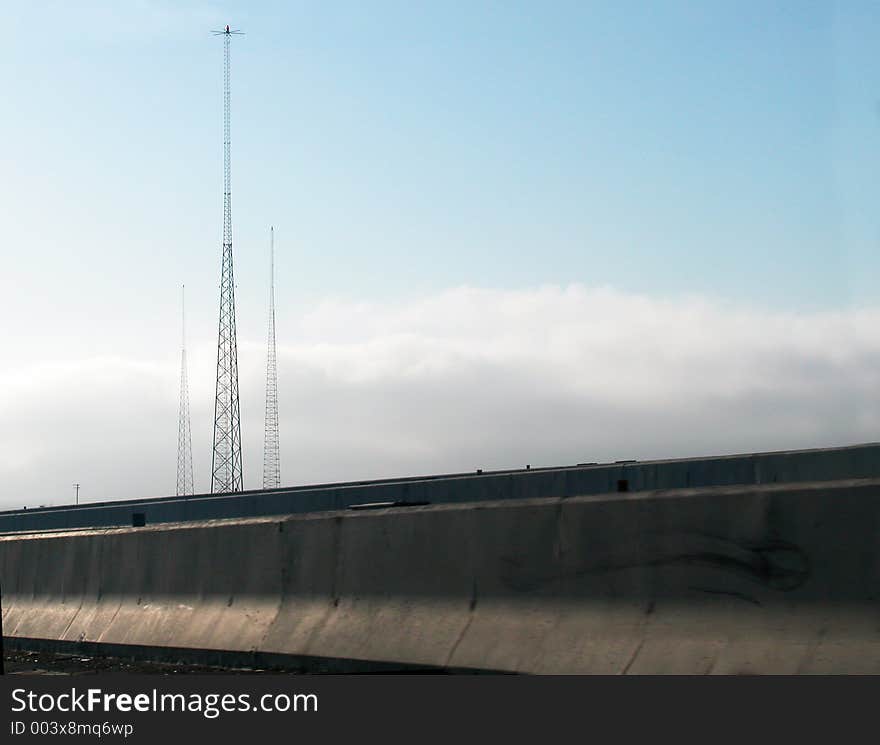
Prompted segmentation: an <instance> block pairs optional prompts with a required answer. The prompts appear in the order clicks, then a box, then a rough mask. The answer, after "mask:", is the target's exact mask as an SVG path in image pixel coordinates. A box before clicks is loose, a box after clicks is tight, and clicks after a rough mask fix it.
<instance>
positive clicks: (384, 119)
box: [0, 0, 880, 489]
mask: <svg viewBox="0 0 880 745" xmlns="http://www.w3.org/2000/svg"><path fill="white" fill-rule="evenodd" d="M2 17H3V23H4V26H5V34H4V43H3V45H2V47H0V66H2V69H3V71H4V73H5V74H4V98H3V106H2V109H0V110H2V112H3V116H2V117H0V141H2V142H3V143H4V147H3V156H2V164H3V178H2V179H0V219H2V224H3V227H4V230H3V235H4V245H3V247H2V249H0V251H2V252H3V257H4V264H5V267H6V269H5V270H4V273H3V279H2V280H0V281H2V283H3V291H2V293H0V312H2V313H3V314H4V317H5V318H7V319H12V320H11V322H8V323H7V324H6V325H5V328H4V331H3V343H4V346H5V348H6V349H7V351H8V353H9V360H10V362H9V363H8V364H9V365H10V367H8V368H7V372H8V371H9V370H10V369H11V370H13V371H15V370H18V369H19V367H21V369H22V370H25V369H30V368H27V365H39V364H49V365H52V364H56V363H57V364H58V365H61V367H58V368H57V369H62V368H63V365H62V363H64V364H67V363H69V362H71V361H79V362H83V363H84V364H85V363H88V364H92V363H91V362H89V361H90V360H91V361H94V360H97V359H106V358H108V357H112V358H113V359H116V360H128V361H129V362H132V363H133V364H134V363H137V364H143V365H147V366H149V365H152V364H154V363H155V365H157V366H158V367H157V368H156V369H157V370H158V369H161V370H163V371H164V370H165V367H163V366H166V367H167V371H168V372H169V376H168V377H169V380H170V383H169V385H168V386H167V390H168V391H171V394H170V396H169V403H170V404H171V412H170V414H169V416H170V417H171V418H172V419H173V417H174V413H173V412H174V406H173V396H174V386H175V384H176V373H175V370H174V365H175V362H174V360H175V356H176V353H177V345H178V336H177V335H178V327H179V321H178V317H179V307H178V298H179V286H180V284H181V283H186V285H187V298H188V310H187V316H188V323H189V329H190V330H189V338H190V341H191V343H192V345H193V346H194V347H198V345H200V344H201V345H203V346H204V348H205V350H207V351H206V352H205V359H206V360H208V359H209V357H210V348H211V345H212V344H213V343H214V342H215V339H216V310H217V283H218V278H219V260H220V246H219V238H220V228H221V184H222V172H221V113H222V112H221V106H222V98H221V84H222V67H221V63H222V43H221V41H220V40H219V39H217V38H215V37H212V36H211V35H210V33H209V31H210V29H212V28H220V27H222V25H223V24H225V23H227V22H228V23H230V24H232V25H233V26H234V27H240V28H242V29H243V30H245V31H246V34H247V35H246V36H244V37H241V38H237V39H235V40H234V48H233V60H232V66H233V71H232V81H233V93H232V100H233V114H232V139H233V221H234V226H235V257H236V276H237V281H238V289H237V293H238V294H237V301H238V309H239V316H238V321H239V338H240V340H241V341H242V343H243V344H245V345H246V344H248V343H250V344H252V345H253V349H254V360H253V363H252V366H253V368H254V370H256V369H257V368H258V367H259V364H258V363H259V357H258V354H257V352H258V350H259V344H261V343H263V339H264V335H265V322H266V294H267V293H266V281H267V274H268V227H269V225H270V224H274V225H275V227H276V250H277V261H276V275H277V284H278V297H279V314H280V319H281V320H280V322H279V332H278V333H279V344H281V345H282V346H283V345H284V344H289V345H290V350H293V351H290V354H291V355H293V356H292V357H291V360H293V359H294V358H295V357H296V355H297V354H298V353H299V352H296V350H297V349H299V350H300V351H302V349H301V348H300V347H298V346H297V345H299V344H301V343H305V342H304V341H303V340H304V339H311V338H312V336H310V335H313V334H314V333H317V332H315V328H324V325H323V324H325V323H330V324H331V325H333V327H334V329H335V330H334V333H342V332H341V331H340V330H339V328H337V327H340V328H341V327H345V329H346V332H345V333H346V334H348V337H347V338H349V337H350V338H351V339H354V340H357V339H358V338H359V337H358V329H360V328H361V327H354V328H353V327H350V326H349V325H347V324H348V322H347V321H346V322H345V323H341V324H340V323H337V320H338V317H339V314H340V313H341V314H342V316H343V317H345V318H350V319H356V318H361V316H360V315H358V314H359V311H358V310H357V309H358V308H362V307H373V306H374V305H376V304H378V305H379V306H381V307H383V308H385V307H386V306H388V307H390V306H395V304H396V305H397V306H400V307H404V306H406V307H411V308H412V307H416V306H413V305H412V304H413V303H416V304H418V303H419V302H421V301H422V300H423V299H424V298H431V297H446V298H449V297H457V296H456V295H455V294H454V293H453V294H452V295H450V294H449V292H450V291H452V290H454V288H460V287H463V286H469V287H474V288H481V289H482V290H486V291H496V292H499V293H506V292H517V291H518V292H521V293H524V294H523V296H522V297H528V296H529V295H528V293H531V292H534V291H536V288H541V287H545V286H556V287H560V288H565V287H566V286H569V285H572V284H575V285H578V286H582V287H584V288H594V289H595V288H611V289H612V290H613V291H615V292H619V293H624V294H627V293H628V294H629V295H630V296H631V297H633V298H636V300H634V301H633V302H634V303H635V306H634V307H642V305H639V303H642V304H644V303H648V304H650V303H660V304H663V303H667V302H677V300H676V299H681V298H688V297H691V296H698V297H699V298H702V299H704V300H705V301H706V302H709V303H713V304H716V305H717V306H718V307H719V308H736V309H738V310H737V312H744V313H751V312H755V313H758V312H763V313H767V314H771V316H772V317H773V318H779V317H784V316H785V315H786V314H794V315H795V316H797V315H799V314H800V315H803V314H807V315H809V314H832V315H833V314H835V313H843V312H860V309H866V308H867V309H870V308H872V307H874V306H875V305H876V300H875V295H876V284H877V283H876V277H877V274H878V271H880V252H878V250H877V247H878V239H880V219H878V215H880V210H878V209H877V204H878V201H880V200H878V196H880V194H878V188H877V177H876V175H877V174H878V173H880V157H878V155H880V65H878V64H877V53H876V50H877V49H878V44H877V40H878V35H880V7H878V6H877V5H876V4H873V3H867V2H865V3H859V2H851V3H829V2H815V3H813V2H776V3H770V2H736V3H734V2H727V3H712V2H666V3H646V2H645V3H642V2H613V3H612V2H607V3H599V2H595V3H592V2H561V1H559V2H551V3H538V2H442V3H441V2H433V3H428V2H371V3H361V2H346V3H293V2H290V3H288V2H277V3H276V2H259V3H255V2H248V3H245V2H241V3H235V2H192V3H187V2H171V0H168V1H167V2H166V1H165V0H141V1H140V2H126V3H118V2H96V1H92V2H82V3H76V2H39V1H34V2H28V3H12V2H3V3H2ZM444 293H446V294H444ZM563 295H564V291H563ZM504 297H506V296H504ZM682 302H690V301H682ZM334 303H335V305H334ZM328 304H329V305H328ZM407 304H410V305H409V306H407ZM395 307H396V306H395ZM585 307H591V308H592V307H593V306H592V305H590V304H589V303H587V305H586V306H585ZM645 307H654V306H650V305H647V306H645ZM688 307H690V306H688ZM713 307H714V306H713ZM321 308H323V309H324V310H327V308H330V310H328V311H327V313H329V316H328V317H329V318H330V319H331V321H327V319H326V318H324V317H323V316H322V317H321V318H323V320H320V321H315V319H316V318H318V316H320V309H321ZM339 308H343V309H348V310H344V311H340V310H339ZM316 309H319V310H317V311H316ZM377 312H379V311H377ZM731 312H732V311H731ZM316 314H317V315H316ZM346 314H348V315H346ZM555 314H556V311H554V312H553V313H551V314H550V316H549V317H553V318H556V317H557V316H556V315H555ZM673 315H675V314H673ZM685 315H687V314H685ZM722 315H723V314H722ZM679 316H681V314H679V315H676V316H675V317H676V318H678V317H679ZM681 317H684V316H681ZM510 318H517V319H519V318H520V316H519V315H518V314H513V315H511V316H510ZM309 319H311V321H310V320H309ZM479 320H480V319H479V317H477V318H474V319H472V321H471V322H475V323H478V322H479ZM312 321H314V323H315V324H317V325H316V326H312V327H309V323H310V322H312ZM601 322H602V323H606V324H608V323H610V324H612V326H613V324H614V322H615V320H614V319H613V318H607V319H602V320H601ZM462 323H464V324H467V323H469V322H467V321H462ZM285 324H286V325H285ZM334 324H335V325H334ZM673 325H674V324H673ZM404 326H406V324H404ZM624 326H625V324H624ZM407 328H408V329H409V326H407ZM420 328H421V327H420ZM621 328H623V327H621ZM671 328H672V326H670V329H671ZM756 331H757V330H756ZM406 333H410V331H407V332H406ZM444 333H447V332H444ZM449 333H451V332H449ZM487 333H489V332H488V331H487ZM498 333H500V334H502V335H503V334H504V333H506V331H504V330H503V329H502V330H499V332H498ZM670 333H671V331H670ZM860 338H861V337H860ZM361 341H362V340H361ZM309 343H311V342H309ZM315 343H317V342H315ZM358 343H360V342H358ZM860 349H861V347H860ZM313 351H314V350H313ZM863 351H864V350H863ZM426 354H428V355H429V353H426ZM864 354H871V355H873V354H874V352H873V348H871V349H869V350H868V351H864ZM429 356H430V355H429ZM245 357H246V354H245ZM318 357H320V355H318ZM193 358H194V360H195V361H194V363H193V364H195V365H197V364H198V362H197V360H198V350H196V351H195V352H194V353H193ZM297 359H298V358H297ZM310 359H312V358H310ZM314 359H318V358H317V357H316V358H314ZM314 359H313V362H314ZM205 364H206V365H207V362H206V363H205ZM243 364H247V361H246V360H245V362H243ZM315 364H316V365H317V366H318V367H320V366H321V364H323V363H319V362H315ZM16 366H18V367H16ZM64 369H66V368H64ZM90 369H91V368H90ZM151 369H152V368H151ZM16 374H19V373H16ZM29 374H30V373H25V372H21V373H20V375H21V376H24V377H27V375H29ZM157 374H158V373H157ZM162 374H163V375H164V374H165V373H164V372H163V373H162ZM255 374H256V373H255ZM283 374H284V371H283V369H282V375H283ZM200 375H201V376H202V377H205V378H206V379H208V380H209V381H210V376H211V372H210V369H209V368H208V367H206V369H205V371H200V370H199V369H196V370H194V371H193V370H191V371H190V378H191V380H192V379H194V378H195V379H197V380H198V379H200V378H199V376H200ZM860 379H861V378H860ZM255 380H257V379H256V378H255ZM55 385H57V383H56V384H55ZM71 385H72V384H71ZM157 385H158V384H157ZM162 385H164V384H162ZM254 386H255V387H254V391H253V392H252V400H253V408H254V409H255V415H256V414H259V405H260V400H259V399H260V391H259V388H258V387H257V383H256V382H255V383H254ZM162 390H163V391H165V390H166V389H165V388H162ZM283 394H284V390H283V387H282V404H283V399H284V396H283ZM34 395H37V394H34ZM70 395H71V396H75V395H76V392H75V390H72V391H71V394H70ZM163 395H164V393H163ZM204 395H205V397H209V396H210V392H208V393H207V394H204ZM163 400H164V399H163ZM208 403H210V401H208ZM34 406H36V403H35V404H34ZM194 407H195V408H198V403H197V402H196V403H195V404H194ZM282 408H283V405H282ZM35 411H36V409H35ZM154 415H155V412H154V413H153V414H145V416H149V417H152V416H154ZM23 416H25V415H24V414H23ZM70 416H71V419H70V427H71V432H75V431H76V427H75V421H76V418H77V417H78V416H84V415H83V414H78V415H74V414H73V413H71V415H70ZM162 416H164V414H162ZM194 416H197V413H194ZM257 419H258V417H256V416H255V424H254V426H259V424H258V422H257ZM283 420H284V415H282V442H284V435H283V432H284V422H283ZM209 425H210V422H208V423H207V425H204V426H203V428H204V429H205V430H206V431H207V429H208V427H209ZM96 426H97V425H96ZM199 426H202V425H199ZM304 426H305V425H304ZM171 431H172V432H176V426H175V423H174V422H173V421H172V422H171ZM869 432H870V428H867V429H865V430H860V434H861V435H864V434H866V433H869ZM256 434H258V433H256V432H255V433H254V435H256ZM838 434H839V437H840V438H842V439H846V437H847V435H846V433H845V432H843V431H842V430H841V431H840V432H839V433H838ZM200 437H201V438H202V439H206V438H209V437H210V435H209V434H205V433H201V434H200V433H199V430H198V427H197V425H196V422H194V444H195V443H196V442H198V441H199V438H200ZM815 439H816V440H817V441H818V440H821V439H822V438H821V431H820V430H817V434H816V435H815ZM771 440H772V438H771ZM771 440H768V442H771ZM783 440H784V437H783V436H782V435H780V444H782V441H783ZM661 441H662V438H661V439H658V442H661ZM772 442H775V440H773V441H772ZM772 442H771V444H772ZM202 446H203V447H204V448H206V447H207V445H206V444H204V443H203V444H202ZM728 446H729V447H746V448H747V447H748V437H747V436H746V435H743V438H742V440H741V441H739V440H738V441H737V443H736V445H734V443H732V442H731V443H729V445H725V444H724V443H723V442H719V443H718V447H719V448H724V447H728ZM253 447H254V448H258V443H256V441H255V444H254V446H253ZM645 447H646V449H648V450H649V449H650V443H649V442H648V443H646V445H645ZM156 457H157V458H158V457H159V456H158V455H157V456H156ZM504 457H507V456H504ZM547 457H548V458H552V453H550V452H548V455H547ZM499 458H500V456H499ZM502 460H503V459H502ZM257 461H258V453H257V454H255V455H254V456H253V462H254V463H255V464H256V463H257ZM157 462H158V461H157ZM389 462H391V461H389ZM393 462H394V463H398V461H393ZM448 462H449V464H450V466H455V465H457V461H448ZM401 463H402V461H401ZM502 464H503V463H501V462H500V461H499V465H502ZM410 465H412V464H409V463H405V464H404V465H401V466H400V467H401V468H404V467H406V468H409V467H410ZM431 465H432V464H431V463H429V462H427V461H426V462H425V466H424V467H425V468H430V467H431ZM16 467H18V466H16ZM29 467H30V466H29ZM412 467H416V466H412ZM0 469H2V463H0ZM172 471H173V468H172ZM203 475H204V474H203ZM254 475H256V474H255V473H254ZM378 475H382V474H378ZM172 476H173V473H172ZM329 476H332V474H330V473H324V472H321V473H315V474H314V477H315V478H318V477H321V478H325V477H329ZM27 478H36V476H34V475H32V476H31V477H27ZM27 478H26V477H25V476H22V479H24V481H22V482H21V483H30V482H29V481H27ZM59 478H61V479H62V481H63V482H64V483H66V481H67V480H68V479H67V477H66V476H64V477H59ZM77 478H80V480H82V479H84V478H85V477H77ZM197 480H198V475H197ZM59 483H61V482H59ZM156 488H157V489H159V488H161V487H159V486H157V487H156ZM107 489H110V487H109V486H108V487H107Z"/></svg>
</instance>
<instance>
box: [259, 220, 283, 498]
mask: <svg viewBox="0 0 880 745" xmlns="http://www.w3.org/2000/svg"><path fill="white" fill-rule="evenodd" d="M279 486H281V454H280V449H279V445H278V367H277V363H276V356H275V228H274V227H270V228H269V341H268V351H267V353H266V420H265V425H264V428H263V488H264V489H277V488H278V487H279Z"/></svg>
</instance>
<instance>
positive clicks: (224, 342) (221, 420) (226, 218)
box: [211, 26, 242, 494]
mask: <svg viewBox="0 0 880 745" xmlns="http://www.w3.org/2000/svg"><path fill="white" fill-rule="evenodd" d="M212 33H214V34H215V35H221V36H223V52H224V56H223V63H224V64H223V260H222V263H221V268H220V321H219V328H218V332H217V385H216V393H215V397H214V446H213V453H212V456H211V492H212V493H214V494H217V493H220V492H237V491H241V490H242V474H241V415H240V410H239V404H238V346H237V344H236V339H235V275H234V274H233V271H232V171H231V166H230V129H229V42H230V41H231V39H232V35H233V34H241V33H242V32H241V31H239V30H237V29H236V30H233V31H230V30H229V26H227V27H226V28H225V29H224V30H223V31H214V32H212Z"/></svg>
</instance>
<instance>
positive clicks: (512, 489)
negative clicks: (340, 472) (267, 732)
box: [0, 443, 880, 533]
mask: <svg viewBox="0 0 880 745" xmlns="http://www.w3.org/2000/svg"><path fill="white" fill-rule="evenodd" d="M851 478H880V445H878V444H876V443H870V444H865V445H853V446H849V447H838V448H824V449H816V450H791V451H783V452H776V453H752V454H746V455H727V456H716V457H707V458H685V459H680V460H659V461H643V462H635V461H627V462H619V463H606V464H587V465H579V466H562V467H558V468H540V469H538V468H534V469H530V470H515V471H496V472H484V473H480V474H477V473H474V472H471V473H466V474H447V475H439V476H419V477H412V478H403V479H388V480H383V481H365V482H354V483H344V484H318V485H312V486H297V487H285V488H282V489H274V490H268V491H262V490H261V491H250V492H243V493H241V494H234V495H229V494H224V495H212V494H201V495H196V496H190V497H162V498H151V499H135V500H126V501H117V502H102V503H95V504H86V505H80V506H75V505H67V506H62V507H51V508H43V509H27V510H10V511H7V512H0V533H8V532H15V531H41V532H42V531H47V530H59V529H60V530H68V529H71V528H83V527H86V528H88V527H97V526H105V525H117V526H124V525H129V526H130V525H132V520H133V516H134V515H135V514H140V515H143V517H144V519H145V520H146V522H147V524H155V523H164V522H183V521H187V520H192V521H198V520H212V519H229V518H240V517H260V516H268V515H287V514H293V513H305V512H317V511H328V510H340V509H345V508H347V507H350V506H351V505H357V504H362V503H376V502H396V501H407V502H429V503H431V504H448V503H461V502H478V501H495V500H502V499H539V498H554V497H571V496H576V495H586V494H605V493H608V492H614V491H621V490H626V491H645V490H650V489H681V488H691V487H702V486H726V485H734V484H773V483H795V482H810V481H833V480H839V479H851Z"/></svg>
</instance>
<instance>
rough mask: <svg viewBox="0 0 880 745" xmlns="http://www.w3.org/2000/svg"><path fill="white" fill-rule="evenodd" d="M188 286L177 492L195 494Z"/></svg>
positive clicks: (182, 332)
mask: <svg viewBox="0 0 880 745" xmlns="http://www.w3.org/2000/svg"><path fill="white" fill-rule="evenodd" d="M185 292H186V288H185V287H184V286H181V288H180V412H179V415H178V420H177V494H178V496H180V495H182V494H193V493H194V489H193V460H192V428H191V427H190V421H189V386H188V384H187V382H186V295H185V294H184V293H185Z"/></svg>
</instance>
